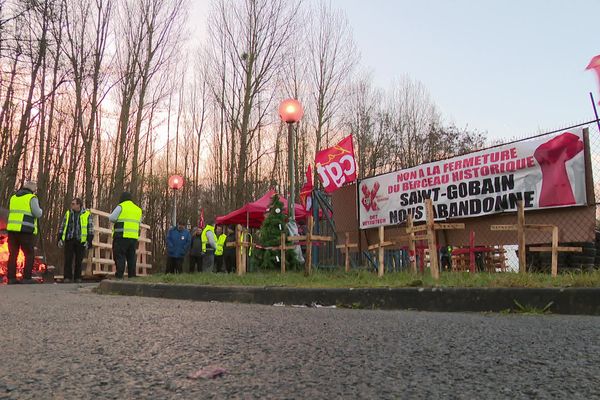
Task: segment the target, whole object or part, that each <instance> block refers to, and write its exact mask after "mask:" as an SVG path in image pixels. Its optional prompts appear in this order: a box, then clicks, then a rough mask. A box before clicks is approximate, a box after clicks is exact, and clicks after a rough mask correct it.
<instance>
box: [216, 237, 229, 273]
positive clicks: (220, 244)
mask: <svg viewBox="0 0 600 400" xmlns="http://www.w3.org/2000/svg"><path fill="white" fill-rule="evenodd" d="M215 236H216V237H217V243H216V244H217V248H216V249H215V266H216V267H217V272H227V271H226V270H225V268H224V266H223V251H224V249H225V242H226V241H227V235H226V234H225V233H223V227H222V226H221V225H217V228H216V229H215Z"/></svg>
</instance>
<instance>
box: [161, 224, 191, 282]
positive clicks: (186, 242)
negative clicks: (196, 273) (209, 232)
mask: <svg viewBox="0 0 600 400" xmlns="http://www.w3.org/2000/svg"><path fill="white" fill-rule="evenodd" d="M190 242H191V237H190V232H189V231H188V230H187V229H185V225H184V224H183V222H179V223H178V224H177V226H174V227H172V228H171V229H169V232H168V233H167V256H168V258H167V274H169V273H170V274H180V273H182V272H183V258H184V257H185V255H186V254H187V252H188V249H189V248H190Z"/></svg>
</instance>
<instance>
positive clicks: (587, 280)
mask: <svg viewBox="0 0 600 400" xmlns="http://www.w3.org/2000/svg"><path fill="white" fill-rule="evenodd" d="M136 280H137V281H139V282H151V283H173V284H194V285H213V286H285V287H311V288H348V287H351V288H362V287H491V288H499V287H524V288H552V287H600V271H593V272H585V273H564V274H561V275H559V276H558V277H557V278H552V277H551V276H550V275H547V274H517V273H512V272H507V273H496V274H488V273H477V274H470V273H468V272H466V273H459V272H448V273H442V274H441V277H440V280H439V281H438V282H436V281H434V280H433V279H432V278H431V277H430V276H427V275H425V276H421V275H413V274H410V273H406V272H395V273H389V274H386V275H385V276H383V277H382V278H379V277H377V275H376V274H374V273H371V272H367V271H352V272H349V273H345V272H343V271H336V270H334V271H315V272H314V273H313V274H312V275H311V276H309V277H305V276H304V275H303V274H302V273H301V272H289V273H287V274H284V275H282V274H280V273H278V272H252V273H248V274H246V275H244V276H237V275H235V274H214V273H197V274H179V275H171V274H156V275H150V276H147V277H139V278H136Z"/></svg>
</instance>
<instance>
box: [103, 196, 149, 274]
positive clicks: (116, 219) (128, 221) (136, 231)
mask: <svg viewBox="0 0 600 400" xmlns="http://www.w3.org/2000/svg"><path fill="white" fill-rule="evenodd" d="M108 219H109V221H110V222H112V223H113V224H114V225H113V247H112V250H113V258H114V260H115V265H116V267H117V272H116V273H115V278H117V279H123V276H124V274H125V265H126V264H127V276H128V277H129V278H135V276H136V273H137V272H136V259H137V255H136V250H137V244H138V239H139V238H140V225H141V223H142V209H141V208H140V207H138V206H137V205H136V204H135V203H134V202H133V200H132V197H131V193H129V192H123V194H121V197H120V198H119V204H118V205H117V206H116V207H115V209H114V210H113V212H112V213H111V214H110V215H109V217H108Z"/></svg>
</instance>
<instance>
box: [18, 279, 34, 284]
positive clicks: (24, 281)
mask: <svg viewBox="0 0 600 400" xmlns="http://www.w3.org/2000/svg"><path fill="white" fill-rule="evenodd" d="M21 283H22V284H24V285H32V284H34V283H36V282H35V280H33V279H31V278H29V279H23V282H21Z"/></svg>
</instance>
